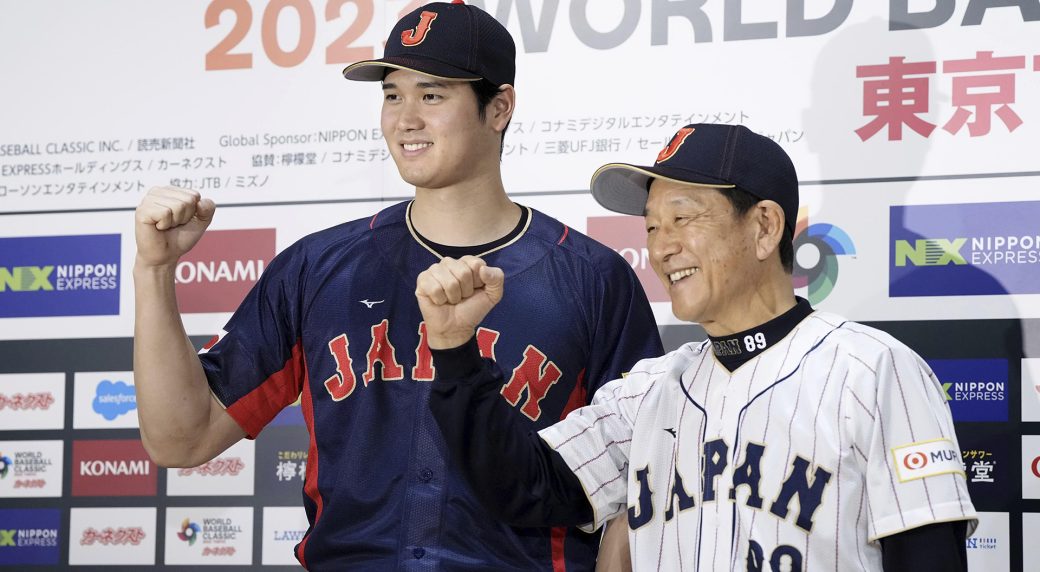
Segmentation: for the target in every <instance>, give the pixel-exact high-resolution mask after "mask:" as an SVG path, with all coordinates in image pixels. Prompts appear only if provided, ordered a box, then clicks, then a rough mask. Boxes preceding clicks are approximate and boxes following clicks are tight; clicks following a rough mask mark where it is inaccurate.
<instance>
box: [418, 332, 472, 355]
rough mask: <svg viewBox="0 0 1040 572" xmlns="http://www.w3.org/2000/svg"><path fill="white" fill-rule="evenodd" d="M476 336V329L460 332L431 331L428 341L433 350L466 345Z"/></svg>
mask: <svg viewBox="0 0 1040 572" xmlns="http://www.w3.org/2000/svg"><path fill="white" fill-rule="evenodd" d="M475 336H476V331H475V330H463V331H459V332H440V333H433V332H429V334H428V337H427V340H426V341H427V343H428V344H429V345H430V349H431V350H450V349H453V348H457V347H459V346H462V345H464V344H465V343H466V342H468V341H469V340H470V339H472V338H474V337H475Z"/></svg>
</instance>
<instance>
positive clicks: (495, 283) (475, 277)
mask: <svg viewBox="0 0 1040 572" xmlns="http://www.w3.org/2000/svg"><path fill="white" fill-rule="evenodd" d="M415 282H416V283H415V297H416V298H417V299H418V300H419V309H420V310H421V311H422V315H423V320H425V321H426V334H427V336H428V341H429V344H430V347H431V348H433V349H435V350H442V349H448V348H454V347H458V346H461V345H462V344H464V343H466V342H467V341H468V340H469V339H470V338H472V337H473V334H474V332H475V331H476V329H477V326H479V325H480V322H481V321H482V320H483V319H484V317H485V316H487V315H488V312H490V311H491V308H494V307H495V304H497V303H498V301H499V300H501V299H502V292H503V288H504V286H505V284H504V283H505V274H504V273H503V272H502V269H501V268H494V267H491V266H488V265H487V263H485V262H484V261H483V260H481V259H479V258H477V257H476V256H463V257H462V258H461V259H459V260H455V259H454V258H444V259H442V260H441V261H440V262H438V263H436V264H434V265H432V266H430V267H429V268H427V269H426V270H424V271H423V272H422V273H421V274H419V277H418V278H417V279H416V281H415Z"/></svg>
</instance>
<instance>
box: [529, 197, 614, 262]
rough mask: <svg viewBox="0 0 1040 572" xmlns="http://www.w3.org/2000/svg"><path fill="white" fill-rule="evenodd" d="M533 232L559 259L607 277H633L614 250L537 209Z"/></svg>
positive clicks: (534, 214) (532, 211) (532, 220)
mask: <svg viewBox="0 0 1040 572" xmlns="http://www.w3.org/2000/svg"><path fill="white" fill-rule="evenodd" d="M530 232H531V234H532V235H533V236H535V237H537V238H538V239H540V240H542V241H544V242H546V243H547V244H551V246H552V247H553V251H554V253H555V254H556V255H558V256H564V257H569V258H571V259H573V260H575V261H578V262H580V263H582V264H585V265H587V266H589V267H590V268H592V269H594V270H596V271H597V272H599V273H601V274H605V275H607V276H609V275H612V274H614V273H621V274H631V275H632V276H634V273H633V271H632V267H631V266H630V265H629V264H628V262H627V261H626V260H625V259H624V258H623V257H622V256H621V255H620V254H618V253H617V252H615V251H614V250H613V249H612V248H610V247H608V246H606V245H604V244H603V243H601V242H598V241H596V240H594V239H592V238H590V237H589V236H587V235H585V234H584V233H582V232H579V231H577V230H575V229H573V228H570V227H569V226H567V225H565V224H563V223H562V222H560V221H558V220H556V219H555V218H553V217H551V216H549V215H547V214H545V213H543V212H541V211H538V210H536V209H531V229H530Z"/></svg>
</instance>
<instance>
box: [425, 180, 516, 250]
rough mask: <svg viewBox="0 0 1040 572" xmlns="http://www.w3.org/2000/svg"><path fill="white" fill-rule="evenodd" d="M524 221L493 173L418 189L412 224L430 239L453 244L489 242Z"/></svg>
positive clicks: (500, 181)
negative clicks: (441, 185)
mask: <svg viewBox="0 0 1040 572" xmlns="http://www.w3.org/2000/svg"><path fill="white" fill-rule="evenodd" d="M519 220H520V207H518V206H517V205H516V204H514V203H513V202H512V201H511V200H509V197H508V196H506V191H505V188H504V187H503V186H502V177H501V175H500V173H499V172H498V171H497V170H496V171H495V172H494V173H493V174H491V175H489V176H486V177H481V178H477V179H473V180H470V181H465V182H462V183H459V184H456V185H452V186H450V187H444V188H439V189H424V188H416V189H415V202H414V203H413V204H412V224H413V225H415V229H416V230H417V231H419V234H421V235H423V236H425V237H426V238H428V239H429V240H431V241H433V242H436V243H439V244H445V245H451V246H472V245H477V244H485V243H488V242H491V241H493V240H495V239H497V238H500V237H502V236H505V235H506V234H507V233H508V232H509V231H510V230H512V229H513V227H514V226H516V223H517V221H519Z"/></svg>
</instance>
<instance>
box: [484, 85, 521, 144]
mask: <svg viewBox="0 0 1040 572" xmlns="http://www.w3.org/2000/svg"><path fill="white" fill-rule="evenodd" d="M515 106H516V90H514V89H513V86H512V85H509V84H508V83H506V84H502V86H500V87H499V88H498V93H496V94H495V97H494V98H492V99H491V103H490V104H488V119H489V120H490V121H491V127H493V128H494V129H495V131H497V132H499V133H501V132H503V131H505V129H506V126H507V125H509V120H511V119H512V118H513V110H514V109H515Z"/></svg>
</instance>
